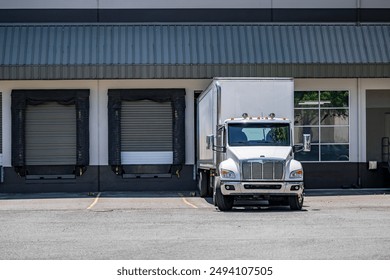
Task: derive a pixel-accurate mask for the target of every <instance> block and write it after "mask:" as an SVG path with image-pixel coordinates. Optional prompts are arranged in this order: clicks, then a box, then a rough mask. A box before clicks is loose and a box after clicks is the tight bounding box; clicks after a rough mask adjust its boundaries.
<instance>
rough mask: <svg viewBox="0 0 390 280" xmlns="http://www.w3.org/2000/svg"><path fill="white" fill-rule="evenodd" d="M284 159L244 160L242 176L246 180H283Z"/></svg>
mask: <svg viewBox="0 0 390 280" xmlns="http://www.w3.org/2000/svg"><path fill="white" fill-rule="evenodd" d="M283 173H284V161H282V160H277V161H275V160H272V161H271V160H268V161H267V160H264V161H244V162H243V163H242V177H243V179H244V180H282V179H283Z"/></svg>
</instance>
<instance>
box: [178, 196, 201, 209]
mask: <svg viewBox="0 0 390 280" xmlns="http://www.w3.org/2000/svg"><path fill="white" fill-rule="evenodd" d="M179 195H180V196H181V200H183V202H184V203H185V204H187V205H189V206H191V207H192V208H196V209H197V208H198V206H196V205H194V204H192V203H191V202H189V201H188V200H187V199H186V198H185V197H184V196H183V194H181V193H179Z"/></svg>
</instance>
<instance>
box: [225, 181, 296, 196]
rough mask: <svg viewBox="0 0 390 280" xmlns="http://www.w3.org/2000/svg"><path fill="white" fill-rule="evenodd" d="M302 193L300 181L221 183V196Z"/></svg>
mask: <svg viewBox="0 0 390 280" xmlns="http://www.w3.org/2000/svg"><path fill="white" fill-rule="evenodd" d="M303 191H304V186H303V182H302V181H288V182H286V181H280V182H275V181H270V182H259V181H257V182H253V181H244V182H230V181H221V192H222V194H223V195H240V196H244V195H282V196H290V195H301V194H302V193H303Z"/></svg>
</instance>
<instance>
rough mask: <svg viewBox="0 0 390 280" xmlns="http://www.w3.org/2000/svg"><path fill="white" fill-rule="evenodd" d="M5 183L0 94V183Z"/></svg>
mask: <svg viewBox="0 0 390 280" xmlns="http://www.w3.org/2000/svg"><path fill="white" fill-rule="evenodd" d="M1 182H3V96H2V94H1V92H0V183H1Z"/></svg>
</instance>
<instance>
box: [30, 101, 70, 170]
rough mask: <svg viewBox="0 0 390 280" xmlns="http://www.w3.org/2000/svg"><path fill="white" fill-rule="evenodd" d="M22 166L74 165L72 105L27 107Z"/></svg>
mask: <svg viewBox="0 0 390 280" xmlns="http://www.w3.org/2000/svg"><path fill="white" fill-rule="evenodd" d="M26 165H27V166H33V165H76V106H75V105H74V104H72V105H61V104H58V103H57V102H48V103H44V104H39V105H27V108H26Z"/></svg>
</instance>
